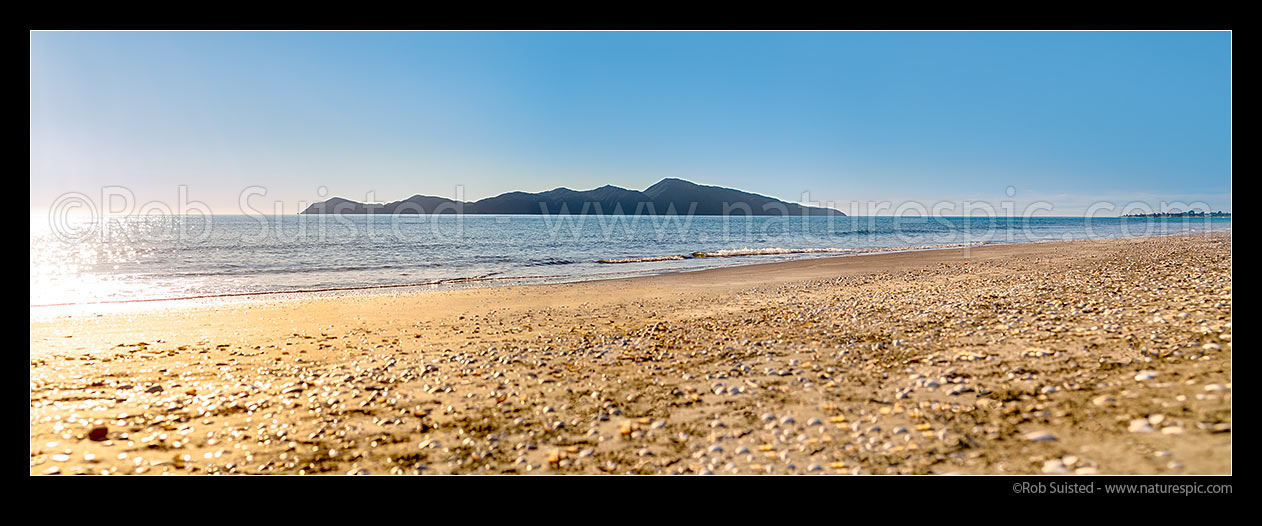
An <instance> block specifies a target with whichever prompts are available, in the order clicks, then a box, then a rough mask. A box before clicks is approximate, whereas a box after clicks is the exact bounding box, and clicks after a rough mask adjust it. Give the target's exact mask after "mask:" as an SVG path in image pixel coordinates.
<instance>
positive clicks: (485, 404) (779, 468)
mask: <svg viewBox="0 0 1262 526" xmlns="http://www.w3.org/2000/svg"><path fill="white" fill-rule="evenodd" d="M753 261H756V259H751V262H753ZM30 361H31V365H30V397H31V400H30V401H31V408H30V426H31V445H30V473H31V474H78V473H90V474H104V473H108V474H137V473H139V474H161V473H173V474H214V473H220V474H227V473H243V474H320V473H325V474H348V473H350V474H357V473H368V474H453V473H455V474H504V473H517V474H558V473H561V474H566V473H583V474H601V473H617V474H709V473H713V474H945V473H958V474H1029V473H1069V474H1074V473H1076V474H1230V473H1231V472H1232V469H1231V389H1232V387H1231V234H1230V232H1227V233H1214V234H1198V235H1187V236H1169V237H1153V238H1137V239H1120V240H1108V241H1075V242H1054V243H1038V244H1022V245H994V246H984V247H976V248H965V249H950V250H935V251H922V252H906V253H895V254H878V255H866V256H855V257H840V258H819V259H810V260H802V261H793V262H784V263H771V264H759V265H749V266H741V267H731V268H722V269H714V270H706V271H698V272H686V273H675V274H665V275H658V276H647V277H636V278H626V279H615V280H605V281H589V282H582V283H573V284H559V285H555V284H554V285H531V286H511V287H498V288H479V289H463V290H441V291H428V290H408V289H398V290H391V291H388V292H378V293H372V294H349V295H338V296H333V297H297V298H295V297H261V298H258V299H249V300H239V301H222V302H204V303H193V302H168V303H158V304H144V305H137V306H134V307H126V308H118V309H114V310H111V309H109V308H106V307H102V308H100V309H87V310H83V311H76V312H72V313H68V314H67V313H63V314H57V315H44V314H43V313H42V312H36V309H32V317H31V322H30Z"/></svg>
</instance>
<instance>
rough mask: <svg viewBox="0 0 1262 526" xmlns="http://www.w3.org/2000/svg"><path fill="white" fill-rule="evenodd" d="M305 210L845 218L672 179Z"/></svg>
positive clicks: (341, 201) (337, 201)
mask: <svg viewBox="0 0 1262 526" xmlns="http://www.w3.org/2000/svg"><path fill="white" fill-rule="evenodd" d="M299 213H300V214H304V215H320V214H346V215H356V214H370V213H371V214H382V215H393V214H445V213H463V214H508V215H542V214H558V215H589V214H590V215H662V214H664V215H672V214H674V215H682V214H691V215H720V216H721V215H751V216H780V215H799V216H800V215H808V216H828V215H836V216H845V215H846V214H845V213H844V212H842V211H840V210H836V209H832V208H824V207H816V206H806V205H800V204H797V203H790V202H787V201H781V200H779V199H776V198H773V197H768V196H764V195H759V194H755V193H751V192H745V191H741V190H736V189H732V188H724V187H721V186H708V185H700V184H697V183H694V182H691V181H686V180H684V179H678V178H674V177H667V178H665V179H662V180H661V181H658V182H657V183H654V184H653V185H652V186H650V187H648V188H646V189H644V190H643V191H640V190H630V189H627V188H622V187H618V186H614V185H610V184H607V185H604V186H601V187H598V188H593V189H591V190H571V189H569V188H565V187H559V188H554V189H552V190H546V191H543V192H534V193H531V192H522V191H513V192H505V193H502V194H499V195H497V196H494V197H487V198H484V199H479V200H477V201H472V202H469V201H457V200H454V199H447V198H445V197H435V196H429V195H421V194H416V195H413V196H412V197H409V198H407V199H403V200H400V201H392V202H389V203H359V202H356V201H352V200H350V199H345V198H341V197H331V198H329V199H327V200H325V201H321V202H318V203H312V204H311V205H310V206H308V207H307V208H306V209H305V210H303V211H302V212H299Z"/></svg>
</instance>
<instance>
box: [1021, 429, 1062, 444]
mask: <svg viewBox="0 0 1262 526" xmlns="http://www.w3.org/2000/svg"><path fill="white" fill-rule="evenodd" d="M1025 439H1026V440H1028V441H1030V442H1052V441H1055V440H1056V436H1055V435H1053V434H1051V433H1048V432H1046V431H1032V432H1030V433H1026V434H1025Z"/></svg>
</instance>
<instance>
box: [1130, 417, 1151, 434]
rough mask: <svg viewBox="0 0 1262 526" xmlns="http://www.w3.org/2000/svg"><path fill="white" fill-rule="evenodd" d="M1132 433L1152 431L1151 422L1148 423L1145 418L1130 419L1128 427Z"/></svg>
mask: <svg viewBox="0 0 1262 526" xmlns="http://www.w3.org/2000/svg"><path fill="white" fill-rule="evenodd" d="M1128 429H1129V430H1130V432H1132V433H1151V432H1153V429H1152V424H1149V423H1148V419H1147V418H1136V419H1134V420H1131V423H1130V427H1129V428H1128Z"/></svg>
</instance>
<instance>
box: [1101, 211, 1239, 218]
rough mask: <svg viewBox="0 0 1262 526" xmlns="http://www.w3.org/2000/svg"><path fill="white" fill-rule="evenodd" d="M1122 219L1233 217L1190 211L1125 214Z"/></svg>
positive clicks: (1228, 213)
mask: <svg viewBox="0 0 1262 526" xmlns="http://www.w3.org/2000/svg"><path fill="white" fill-rule="evenodd" d="M1122 217H1231V212H1223V211H1222V210H1219V211H1217V212H1198V211H1193V210H1188V211H1187V212H1157V213H1153V214H1123V215H1122Z"/></svg>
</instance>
